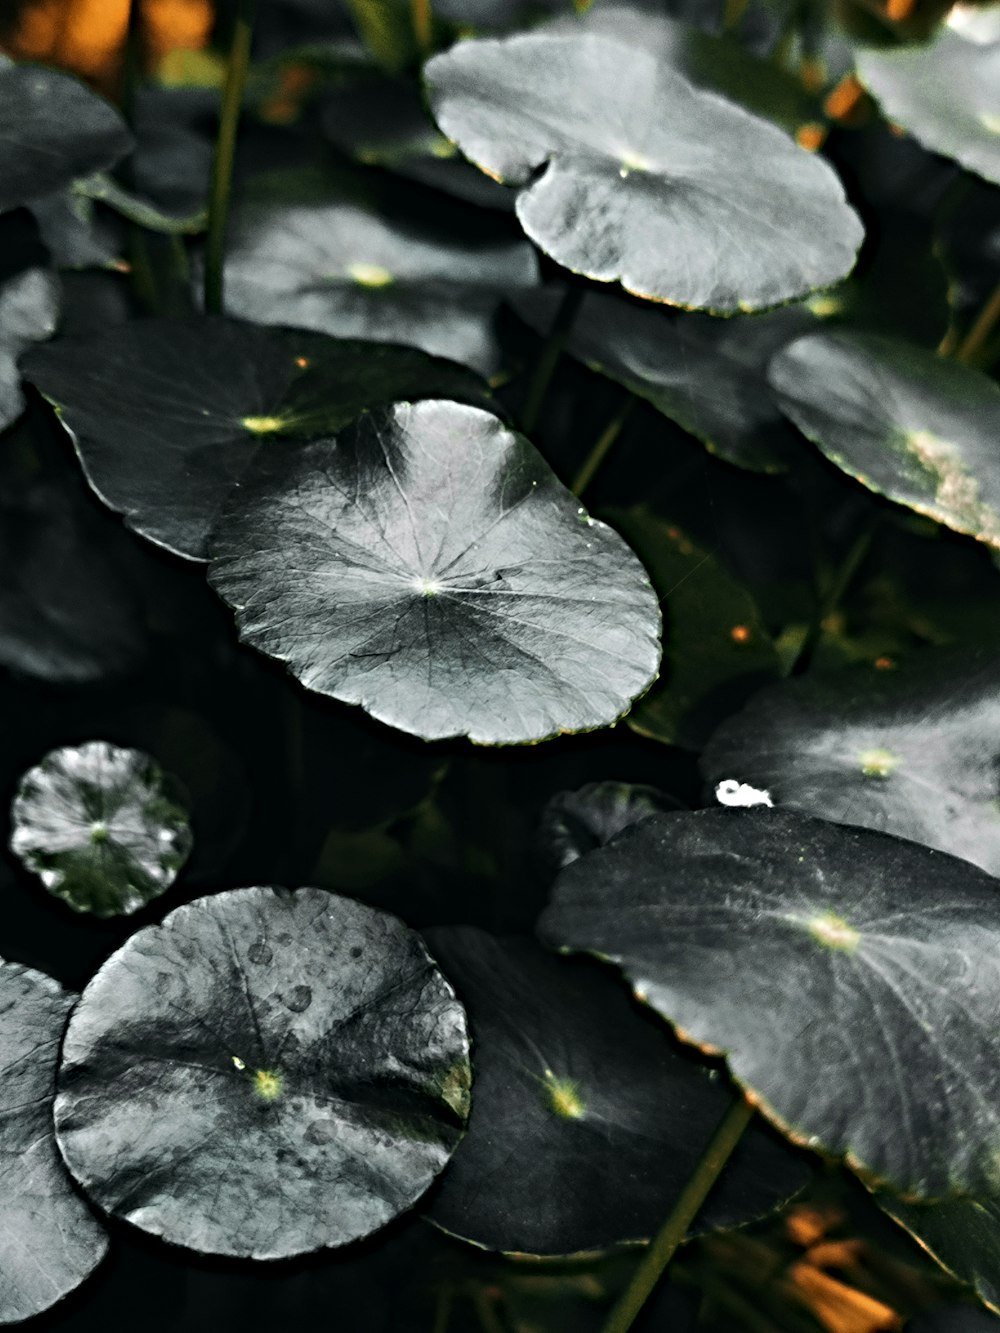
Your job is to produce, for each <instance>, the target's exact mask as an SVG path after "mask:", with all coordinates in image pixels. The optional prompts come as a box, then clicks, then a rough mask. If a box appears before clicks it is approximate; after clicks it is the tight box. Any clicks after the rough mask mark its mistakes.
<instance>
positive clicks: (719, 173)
mask: <svg viewBox="0 0 1000 1333" xmlns="http://www.w3.org/2000/svg"><path fill="white" fill-rule="evenodd" d="M425 76H426V79H427V85H428V91H429V96H430V104H431V110H432V112H433V113H434V116H435V118H436V120H437V123H438V125H439V126H440V127H441V129H442V130H443V131H444V133H445V134H446V135H447V136H448V138H450V139H452V140H454V141H455V143H457V144H458V146H459V148H460V149H461V150H462V152H463V153H464V154H465V156H466V157H468V158H469V159H470V160H471V161H473V162H475V163H476V165H477V166H479V167H481V168H482V170H483V171H485V172H486V173H487V174H488V175H490V176H493V177H495V178H496V179H497V180H500V181H503V182H504V183H505V184H508V185H511V186H515V187H517V188H518V189H519V191H520V193H519V195H518V198H517V205H516V207H517V216H518V218H519V219H520V222H521V225H522V226H523V227H524V229H525V231H526V232H527V234H528V235H529V236H530V237H531V239H532V240H533V241H535V242H536V244H538V245H539V246H541V248H542V249H543V250H544V251H545V252H546V253H547V254H549V255H551V256H552V258H553V259H555V260H556V261H557V262H558V263H560V264H562V265H563V266H564V267H566V268H569V269H572V270H573V271H574V272H577V273H582V274H584V275H585V276H586V277H589V278H594V279H596V280H597V281H599V282H620V283H621V284H622V286H623V287H625V288H626V289H627V290H628V291H630V292H633V293H634V294H635V295H637V296H643V297H646V298H648V299H650V300H655V301H665V302H667V303H669V304H671V305H680V306H686V307H689V308H698V309H707V310H717V311H719V312H734V311H737V310H756V309H762V308H764V307H767V306H773V305H777V304H779V303H781V302H784V301H789V300H792V299H793V298H795V297H797V296H803V295H805V294H806V293H807V292H809V291H812V290H814V289H815V288H818V287H825V286H828V285H829V284H830V283H833V282H836V281H838V280H839V279H840V278H843V277H844V276H846V274H847V273H848V272H849V271H850V269H851V268H852V266H853V264H854V260H855V256H856V253H857V249H858V246H859V245H860V243H861V239H862V234H863V233H862V227H861V224H860V222H859V220H858V218H857V215H856V214H855V213H854V212H853V210H852V209H851V208H850V207H849V206H848V204H847V202H846V200H845V197H844V192H843V189H842V187H841V185H840V182H839V181H838V179H837V177H836V175H835V174H834V172H833V171H832V169H831V168H830V167H829V166H828V165H827V164H826V163H825V162H823V161H822V160H821V159H819V158H818V157H815V156H813V155H811V154H809V153H807V152H806V151H805V150H803V149H801V148H799V147H798V145H797V144H796V143H795V141H794V140H793V139H791V138H790V137H789V136H788V135H786V134H785V133H784V132H783V131H782V130H779V129H778V128H777V126H775V125H773V124H771V123H770V122H769V121H765V120H761V119H759V118H758V117H756V116H754V115H751V114H750V113H749V112H747V111H744V110H743V109H742V108H741V107H738V106H736V105H735V104H734V103H732V102H728V101H726V100H725V99H723V98H721V97H719V96H717V95H716V94H715V93H710V92H706V91H704V90H702V89H700V88H696V87H695V86H694V85H693V84H691V83H689V82H688V81H687V79H685V78H684V76H683V75H682V74H680V73H678V72H677V70H676V69H675V68H674V67H673V66H672V65H671V64H670V63H669V62H668V61H667V60H665V59H663V58H662V57H658V56H657V54H656V53H654V52H650V51H649V50H645V49H637V48H635V47H632V46H628V45H623V44H621V43H620V42H618V41H616V40H613V39H612V38H610V37H608V36H606V35H604V34H597V33H575V34H570V35H562V34H546V33H542V34H538V33H529V34H526V35H525V34H522V35H518V36H514V37H508V38H503V39H499V40H493V39H491V40H484V41H465V42H460V43H459V44H458V45H456V46H454V47H453V48H452V49H451V50H450V51H447V52H445V53H444V54H443V55H438V56H435V57H434V59H433V60H431V61H430V62H429V63H428V64H427V66H426V67H425ZM706 145H711V151H708V150H707V148H706ZM736 238H738V240H737V239H736Z"/></svg>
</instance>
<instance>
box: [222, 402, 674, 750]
mask: <svg viewBox="0 0 1000 1333" xmlns="http://www.w3.org/2000/svg"><path fill="white" fill-rule="evenodd" d="M210 578H211V581H212V583H213V585H214V587H215V588H216V590H217V591H218V592H219V593H220V594H221V595H222V596H223V597H224V598H225V599H226V601H228V602H229V603H230V605H232V606H233V607H235V608H236V611H237V620H238V623H239V626H240V630H241V634H242V637H243V638H244V639H245V640H246V641H247V642H249V643H251V644H253V646H254V647H255V648H259V649H260V650H261V652H265V653H267V654H268V655H269V656H271V657H277V658H279V659H280V660H281V661H284V662H286V663H287V664H288V666H289V668H290V669H291V670H292V671H293V672H294V674H295V675H296V676H297V677H298V678H299V679H300V680H301V681H302V683H303V684H304V685H306V686H307V687H308V688H309V689H312V690H317V691H318V692H319V693H321V694H330V695H333V697H334V698H337V699H341V700H343V701H344V702H346V703H355V704H361V706H362V707H363V708H365V709H366V710H367V711H368V712H369V713H371V714H372V715H373V716H374V717H376V718H378V719H379V720H380V721H382V722H387V723H388V724H389V725H390V726H394V727H399V728H400V729H401V730H403V731H409V732H412V733H414V734H415V735H418V736H422V737H424V739H425V740H436V739H441V738H444V737H449V736H469V737H470V738H471V739H472V740H474V741H480V742H483V743H485V744H511V743H517V742H524V741H536V740H543V739H545V738H546V737H549V736H553V735H556V734H557V733H559V732H562V731H585V730H589V729H593V728H595V727H601V726H608V725H610V724H611V723H612V722H614V721H615V719H616V718H618V717H620V716H621V714H622V713H624V712H625V711H626V709H627V708H628V707H629V704H630V703H631V701H632V700H633V699H634V698H635V697H636V696H637V695H638V694H641V693H642V691H643V690H644V689H646V687H647V686H648V685H649V683H650V681H651V680H652V679H653V677H654V676H655V674H656V668H657V665H658V662H659V644H658V642H657V636H658V631H659V610H658V608H657V605H656V597H655V594H654V593H653V590H652V588H651V587H650V585H649V580H648V578H647V577H646V574H645V571H644V570H643V568H642V566H641V565H640V564H639V562H638V560H637V559H636V558H635V556H634V555H633V554H632V552H631V551H630V550H629V548H628V547H627V546H626V545H625V543H624V542H623V541H622V539H621V538H620V537H619V536H618V534H617V533H616V532H613V531H612V530H611V529H610V528H608V527H606V526H605V525H604V524H603V523H598V522H596V521H595V520H594V519H592V518H590V517H589V515H588V514H587V512H586V510H584V509H582V508H581V507H580V505H579V504H578V502H577V501H576V499H575V497H574V496H573V495H571V494H570V492H569V491H567V490H566V489H565V488H564V487H563V486H561V485H560V483H559V482H558V481H557V480H556V478H555V477H554V475H553V474H552V472H551V471H550V470H549V468H548V466H547V465H546V463H545V462H544V460H543V459H542V458H541V456H540V455H539V454H538V453H537V452H536V450H535V449H534V447H533V446H532V445H531V444H530V443H529V442H528V441H527V440H526V439H525V438H524V437H523V436H522V435H517V434H515V433H514V432H512V431H509V430H507V429H506V428H505V427H504V426H503V424H502V423H501V422H500V421H499V420H498V419H497V418H496V417H495V416H492V415H491V414H490V413H488V412H484V411H482V410H480V409H479V408H474V407H463V406H461V405H459V404H457V403H451V402H440V401H431V402H424V403H418V404H416V405H411V404H408V403H400V404H397V405H396V406H395V407H393V408H391V409H387V410H386V411H384V412H381V413H374V414H372V415H370V416H368V417H365V418H363V419H362V420H361V421H360V422H359V423H358V425H357V426H356V427H355V428H354V429H353V430H352V431H350V432H348V433H345V435H344V436H342V437H341V439H340V440H339V441H338V442H337V443H336V444H334V443H333V442H329V441H325V442H322V443H318V444H314V445H307V446H304V447H302V448H298V449H294V450H285V451H280V452H279V451H274V450H272V451H266V452H265V453H262V454H261V456H260V458H259V459H258V462H257V464H255V466H254V469H253V471H252V473H250V474H248V475H247V476H246V477H245V478H244V480H243V482H242V484H241V485H240V487H239V488H238V490H237V491H235V492H234V493H233V497H232V500H231V503H230V504H229V506H228V508H227V511H226V515H225V517H224V519H223V522H222V523H221V525H220V527H219V529H218V532H217V537H216V541H215V546H214V551H213V558H212V565H211V570H210Z"/></svg>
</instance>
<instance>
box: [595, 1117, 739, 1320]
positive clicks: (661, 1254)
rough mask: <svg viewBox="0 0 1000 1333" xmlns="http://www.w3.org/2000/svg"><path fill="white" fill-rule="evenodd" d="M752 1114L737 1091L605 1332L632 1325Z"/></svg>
mask: <svg viewBox="0 0 1000 1333" xmlns="http://www.w3.org/2000/svg"><path fill="white" fill-rule="evenodd" d="M753 1115H754V1109H753V1107H752V1106H751V1105H750V1103H749V1102H748V1101H747V1100H746V1099H745V1098H744V1097H743V1095H742V1094H741V1093H738V1094H737V1099H736V1101H734V1102H733V1104H732V1106H731V1107H730V1108H729V1110H728V1111H727V1112H726V1114H725V1115H724V1116H723V1118H722V1121H721V1123H720V1125H719V1127H718V1129H717V1130H716V1131H715V1133H714V1134H713V1135H712V1138H711V1141H710V1142H709V1145H708V1147H707V1148H706V1149H705V1151H704V1153H703V1155H702V1159H701V1161H700V1162H699V1163H698V1165H697V1167H696V1168H695V1171H694V1174H693V1175H692V1176H691V1178H690V1180H689V1181H688V1183H687V1184H686V1185H685V1186H684V1188H683V1190H682V1191H681V1194H680V1197H679V1198H678V1200H677V1202H676V1203H675V1204H674V1208H673V1212H672V1213H671V1214H670V1216H669V1217H668V1218H667V1220H666V1222H665V1223H664V1224H663V1226H662V1228H661V1229H660V1231H659V1233H658V1234H657V1235H656V1236H654V1237H653V1239H652V1240H651V1241H650V1243H649V1248H648V1249H647V1250H646V1253H645V1255H644V1257H643V1259H642V1262H641V1263H640V1264H639V1267H638V1268H637V1269H636V1271H635V1273H634V1274H633V1277H632V1281H631V1282H630V1283H629V1285H628V1286H627V1287H626V1289H625V1291H624V1292H623V1293H622V1295H621V1296H620V1297H619V1299H618V1301H617V1303H616V1304H615V1307H614V1309H613V1310H612V1311H611V1314H610V1315H609V1316H608V1319H607V1322H606V1323H605V1325H604V1328H603V1330H602V1333H627V1330H628V1329H630V1328H631V1327H632V1325H633V1323H634V1322H635V1320H636V1318H637V1316H638V1314H639V1312H640V1310H641V1309H642V1307H643V1306H644V1305H645V1303H646V1301H647V1299H648V1297H649V1296H650V1295H651V1293H652V1291H653V1288H654V1287H655V1286H656V1284H657V1282H659V1280H660V1277H661V1276H662V1274H663V1270H664V1269H665V1268H666V1266H667V1264H669V1263H670V1260H671V1259H672V1258H673V1257H674V1253H675V1251H676V1250H677V1247H678V1246H679V1245H680V1243H681V1241H682V1240H683V1239H684V1237H685V1235H686V1234H687V1230H688V1227H690V1225H691V1223H692V1222H693V1221H694V1219H695V1217H696V1216H697V1213H698V1210H699V1208H700V1207H701V1205H702V1204H703V1203H704V1202H705V1199H706V1197H707V1195H708V1192H709V1190H710V1189H711V1188H712V1186H713V1185H714V1184H715V1182H716V1180H718V1178H719V1176H720V1175H721V1173H722V1168H723V1167H724V1166H725V1165H726V1163H727V1162H728V1161H729V1158H730V1157H731V1156H732V1153H733V1151H734V1149H735V1148H736V1145H737V1144H738V1143H739V1141H740V1139H741V1138H742V1137H743V1131H744V1130H745V1129H746V1127H747V1126H748V1125H749V1124H750V1121H751V1120H752V1119H753Z"/></svg>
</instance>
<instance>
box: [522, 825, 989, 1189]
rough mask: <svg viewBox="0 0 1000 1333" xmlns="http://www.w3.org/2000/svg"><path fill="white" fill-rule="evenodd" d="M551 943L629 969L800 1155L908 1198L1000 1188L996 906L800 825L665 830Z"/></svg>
mask: <svg viewBox="0 0 1000 1333" xmlns="http://www.w3.org/2000/svg"><path fill="white" fill-rule="evenodd" d="M541 929H542V934H543V937H544V938H545V939H546V940H548V941H551V942H552V943H555V944H559V945H561V946H563V947H566V948H571V949H582V950H588V951H590V952H594V953H599V954H601V955H602V956H604V957H606V958H609V959H611V960H613V961H615V962H617V963H619V964H620V965H621V967H622V968H623V970H624V971H625V972H626V974H627V975H628V977H629V978H630V980H631V981H632V984H633V986H634V987H635V989H636V991H637V993H639V994H641V995H642V996H643V997H644V998H645V999H646V1000H647V1002H648V1003H649V1004H650V1005H652V1007H653V1008H654V1009H656V1011H657V1012H658V1013H661V1014H662V1015H663V1016H664V1017H666V1018H668V1019H669V1020H670V1021H671V1022H672V1023H674V1024H675V1025H676V1026H677V1029H678V1031H679V1032H681V1034H682V1035H683V1036H684V1037H685V1038H686V1039H687V1040H690V1041H692V1042H694V1043H696V1044H697V1045H699V1046H701V1047H702V1048H706V1049H712V1050H714V1051H718V1052H721V1053H724V1054H725V1055H726V1058H727V1062H728V1065H729V1068H730V1070H731V1071H732V1073H733V1075H734V1076H735V1078H736V1079H737V1080H738V1081H739V1082H740V1083H741V1084H743V1085H745V1086H746V1087H747V1088H748V1089H749V1090H750V1092H751V1096H753V1098H754V1099H755V1100H756V1101H758V1103H759V1104H760V1105H761V1106H762V1108H763V1109H764V1110H765V1111H766V1112H767V1114H769V1115H770V1116H771V1117H772V1118H774V1119H775V1120H776V1121H777V1122H778V1123H779V1124H780V1125H781V1126H783V1127H784V1128H785V1130H786V1132H788V1133H789V1134H790V1135H792V1136H793V1137H794V1138H796V1139H798V1140H800V1141H805V1142H807V1143H808V1144H809V1145H810V1146H815V1147H820V1148H822V1149H824V1150H826V1151H827V1152H830V1153H834V1154H836V1155H838V1156H841V1155H843V1156H846V1157H847V1159H848V1161H849V1162H850V1163H851V1164H852V1165H854V1166H855V1167H856V1168H857V1169H858V1170H860V1171H862V1172H863V1173H864V1174H865V1175H867V1176H869V1177H871V1176H874V1177H878V1178H884V1179H888V1180H889V1181H891V1182H892V1183H893V1184H894V1185H895V1187H896V1188H898V1189H900V1190H901V1191H903V1192H905V1193H908V1194H910V1195H913V1196H921V1197H930V1198H933V1197H944V1196H949V1195H955V1194H960V1193H973V1194H975V1193H976V1192H977V1191H978V1192H983V1191H985V1192H987V1193H988V1192H991V1191H992V1190H993V1189H994V1188H995V1186H996V1183H997V1180H998V1177H1000V1109H998V1108H1000V1058H998V1057H1000V1038H998V1036H997V1033H998V1031H1000V892H998V890H997V881H996V880H995V879H994V878H993V877H992V876H990V875H987V874H985V873H984V872H983V871H981V870H979V869H978V868H977V867H975V866H972V865H970V864H969V863H968V862H967V861H960V860H958V859H957V858H955V857H951V856H947V855H945V854H944V853H943V852H934V851H931V850H929V849H928V848H926V847H920V846H918V845H917V844H916V843H912V842H906V841H904V840H902V839H898V838H892V837H889V836H887V835H885V834H881V833H874V832H871V831H870V830H868V829H858V828H846V827H843V826H839V825H836V824H830V823H826V822H824V821H820V820H816V819H809V818H806V817H805V816H802V815H798V814H795V813H792V812H790V811H786V810H776V809H754V810H703V811H699V812H697V813H695V814H673V815H659V816H655V817H653V818H651V819H649V820H647V821H645V822H644V823H642V824H640V825H639V826H638V827H637V828H635V829H633V830H632V831H631V832H630V833H627V834H624V835H623V836H622V837H621V838H619V839H617V840H615V841H614V842H612V843H611V844H609V845H608V846H607V847H605V848H602V849H600V850H599V851H595V852H592V853H591V854H590V855H589V856H586V857H583V858H582V859H581V860H579V861H577V862H574V863H573V865H571V866H569V867H568V868H567V869H566V870H564V871H563V872H562V874H561V875H560V877H559V879H558V880H557V881H556V886H555V890H554V897H553V902H552V905H551V906H550V907H549V908H548V910H547V912H546V913H545V915H544V916H543V918H542V923H541Z"/></svg>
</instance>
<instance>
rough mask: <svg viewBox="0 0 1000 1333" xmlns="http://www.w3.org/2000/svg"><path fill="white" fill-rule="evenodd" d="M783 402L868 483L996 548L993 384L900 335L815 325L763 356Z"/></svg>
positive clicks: (997, 420) (806, 430)
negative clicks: (821, 328) (810, 331)
mask: <svg viewBox="0 0 1000 1333" xmlns="http://www.w3.org/2000/svg"><path fill="white" fill-rule="evenodd" d="M770 380H771V385H772V387H773V389H774V391H775V393H776V394H777V397H778V402H779V404H780V405H781V408H782V411H783V412H785V414H786V415H787V416H788V417H790V418H791V420H792V421H793V422H794V423H795V424H796V426H798V428H799V429H800V430H801V431H802V433H803V434H804V435H806V436H808V438H809V439H810V440H812V441H813V443H814V444H816V445H818V446H819V448H820V449H821V450H822V451H823V453H824V454H825V455H826V456H827V458H829V459H830V460H831V462H833V463H836V465H837V466H838V467H839V468H842V469H843V471H844V472H846V473H848V474H849V475H850V476H852V477H854V478H856V479H857V480H858V481H860V482H861V483H862V484H863V485H865V486H867V487H868V488H869V490H872V491H877V492H878V493H880V494H882V495H886V496H888V497H889V499H890V500H895V501H896V503H897V504H903V505H907V506H908V507H909V508H910V509H915V510H916V511H917V513H919V514H926V515H927V516H928V517H929V518H933V519H934V520H936V522H938V523H944V524H946V525H947V526H948V527H949V528H954V529H955V531H956V532H964V533H967V534H968V535H970V536H972V537H976V538H977V539H978V540H979V541H983V542H986V543H987V544H988V545H990V546H992V547H994V549H997V548H1000V464H998V460H997V450H996V440H997V436H998V434H1000V387H998V386H997V385H996V384H995V383H994V382H993V381H992V380H991V379H989V378H988V377H987V376H986V375H983V374H981V373H980V372H979V371H977V370H971V369H970V368H969V367H968V366H963V365H959V364H958V363H956V362H954V361H945V360H943V359H942V358H941V357H939V356H935V355H934V354H933V353H932V352H929V351H925V350H924V349H923V348H919V347H915V346H913V345H912V344H910V343H906V342H903V341H902V340H900V339H894V338H887V337H881V336H879V335H876V334H862V333H854V334H851V333H814V334H809V335H807V336H806V337H804V338H799V339H798V340H797V341H795V342H793V343H792V344H791V345H790V346H789V347H786V348H784V349H783V350H782V351H781V352H779V353H778V355H777V356H776V357H775V359H774V360H773V361H772V362H771V369H770Z"/></svg>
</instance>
